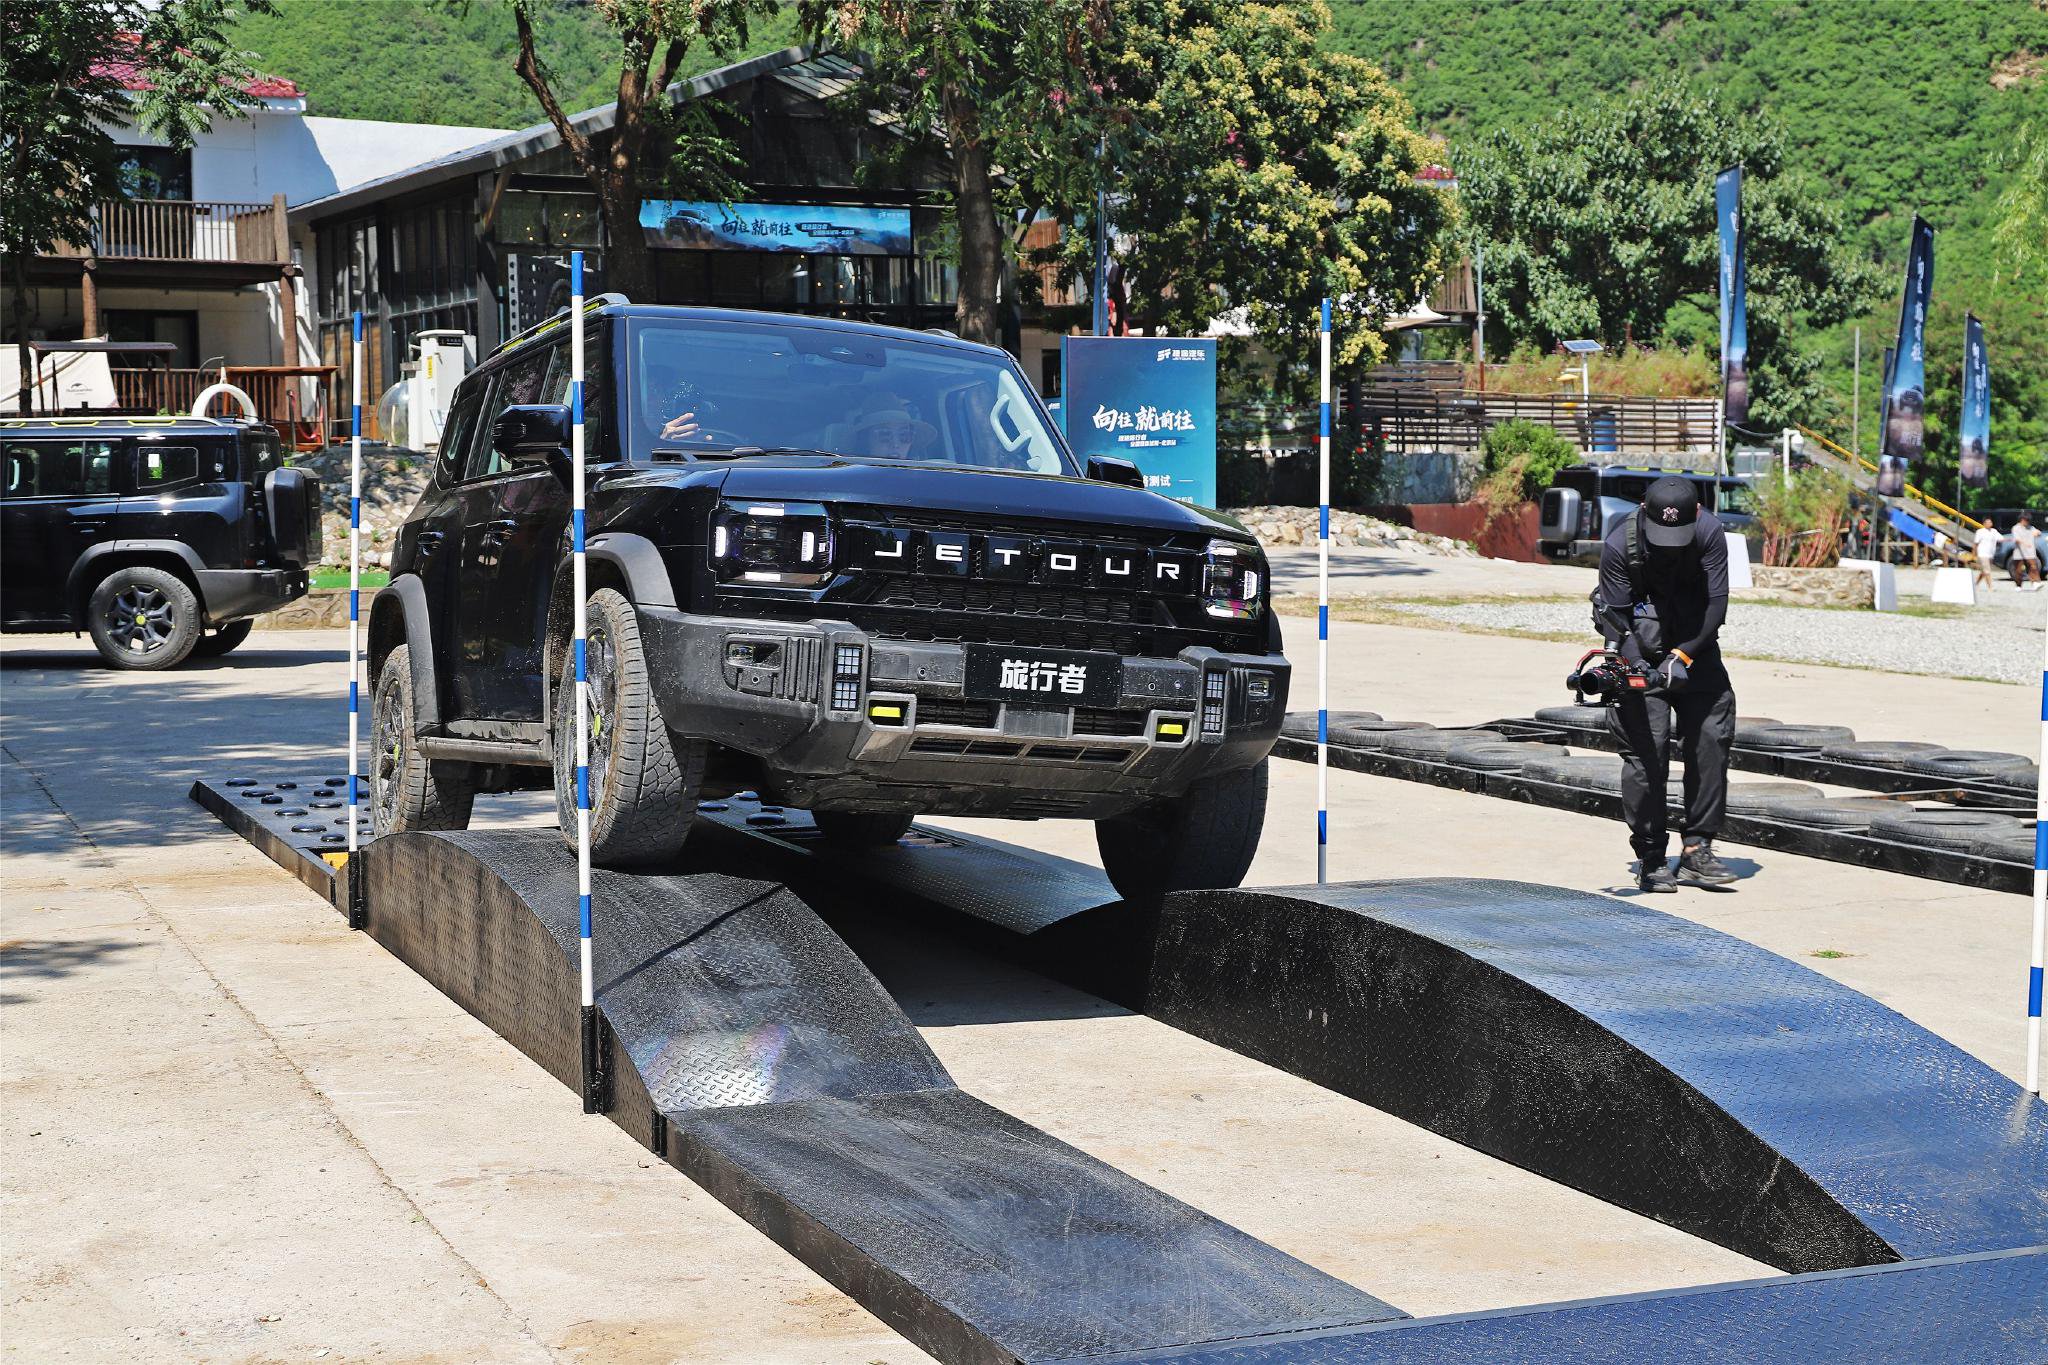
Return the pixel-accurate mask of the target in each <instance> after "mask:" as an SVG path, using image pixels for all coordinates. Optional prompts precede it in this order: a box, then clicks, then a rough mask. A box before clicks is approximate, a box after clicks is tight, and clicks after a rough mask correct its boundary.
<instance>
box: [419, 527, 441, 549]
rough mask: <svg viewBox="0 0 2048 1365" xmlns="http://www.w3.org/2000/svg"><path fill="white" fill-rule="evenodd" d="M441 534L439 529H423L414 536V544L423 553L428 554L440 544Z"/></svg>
mask: <svg viewBox="0 0 2048 1365" xmlns="http://www.w3.org/2000/svg"><path fill="white" fill-rule="evenodd" d="M441 534H442V533H441V532H439V531H422V532H420V533H419V535H418V536H417V537H415V538H414V540H413V544H414V545H415V546H417V547H418V548H419V552H420V553H421V554H428V553H430V552H432V551H433V550H434V549H436V548H438V547H439V546H440V544H441Z"/></svg>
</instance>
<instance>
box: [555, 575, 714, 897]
mask: <svg viewBox="0 0 2048 1365" xmlns="http://www.w3.org/2000/svg"><path fill="white" fill-rule="evenodd" d="M588 622H589V624H588V631H589V634H588V637H587V647H586V658H587V660H588V664H589V671H590V701H591V727H590V859H591V861H592V862H593V863H599V864H602V865H604V866H606V867H635V866H643V865H646V864H649V863H662V862H667V861H668V860H670V859H671V858H674V857H675V856H676V854H677V853H679V852H681V851H682V847H683V841H684V840H685V839H686V838H688V837H689V833H690V822H691V821H692V820H694V819H696V816H697V789H698V787H699V786H700V785H701V784H702V783H703V781H704V760H705V757H706V755H707V754H708V753H709V751H710V745H709V744H707V743H706V742H705V741H703V740H701V739H683V738H680V737H678V736H674V735H671V734H670V733H669V731H668V726H667V725H666V724H665V723H664V722H663V720H662V717H661V707H660V705H659V704H658V703H657V702H656V701H655V699H654V689H653V686H652V684H651V683H650V682H649V681H648V672H647V655H646V651H645V650H644V649H643V648H642V646H641V643H640V616H639V613H638V612H637V611H635V610H634V608H633V604H632V603H631V602H629V601H627V600H626V599H625V597H624V596H623V595H622V594H620V593H618V592H616V591H614V590H612V589H611V588H600V589H598V590H597V591H596V592H594V593H592V594H591V595H590V604H589V611H588ZM575 701H576V660H575V657H574V655H571V656H569V657H568V658H566V659H565V660H564V661H563V665H562V677H561V681H560V684H559V685H558V686H557V687H556V688H555V706H554V712H555V714H554V749H555V760H554V762H555V814H556V816H557V818H558V819H559V820H560V821H561V825H562V839H563V841H564V842H565V843H567V844H568V845H569V847H571V848H574V847H575V846H576V730H575V717H576V712H575Z"/></svg>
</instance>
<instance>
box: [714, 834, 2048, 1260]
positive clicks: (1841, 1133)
mask: <svg viewBox="0 0 2048 1365" xmlns="http://www.w3.org/2000/svg"><path fill="white" fill-rule="evenodd" d="M723 823H724V828H726V829H727V830H728V831H738V832H742V833H744V834H745V835H747V836H750V837H749V838H748V845H750V846H751V848H752V849H756V850H758V849H761V848H763V847H764V846H773V847H775V848H779V849H780V850H781V852H782V855H783V856H782V857H781V859H780V860H779V861H776V862H772V863H762V862H760V861H759V860H758V855H757V856H756V861H755V863H754V865H755V866H773V867H774V868H775V869H776V873H777V875H779V876H782V877H783V878H784V879H785V880H788V881H789V882H791V884H792V885H795V886H797V887H799V889H802V890H804V891H805V892H806V893H807V894H815V895H817V896H818V897H820V898H821V899H820V903H821V904H829V901H826V900H824V899H823V898H824V897H827V896H830V895H834V894H837V895H840V896H854V897H858V898H859V899H861V900H862V901H863V902H864V903H867V904H880V905H883V906H885V907H887V908H889V909H891V910H894V911H897V912H899V913H901V912H913V911H920V910H921V911H922V912H923V913H925V914H928V915H931V916H933V917H934V919H936V920H938V921H939V922H944V921H945V920H946V918H947V915H948V911H951V912H952V914H951V918H952V919H953V920H955V921H961V922H965V923H967V924H969V925H970V926H972V927H974V928H976V929H978V930H980V931H981V934H980V936H981V937H982V939H983V940H984V941H994V942H996V943H997V946H998V947H1002V946H1003V944H1002V942H1001V940H1002V939H1003V938H1007V939H1008V940H1009V942H1008V948H1007V951H1009V952H1010V954H1011V955H1013V956H1014V957H1016V958H1017V959H1019V960H1021V961H1024V962H1025V963H1027V964H1028V965H1030V966H1032V967H1034V968H1036V969H1038V970H1041V971H1044V972H1046V973H1047V974H1049V975H1053V976H1055V977H1057V978H1060V979H1063V980H1066V981H1069V982H1072V983H1073V984H1075V985H1077V986H1080V987H1082V988H1083V989H1087V990H1091V991H1093V992H1094V993H1096V994H1098V995H1102V996H1104V997H1105V998H1109V999H1112V1000H1116V1001H1118V1002H1119V1003H1121V1004H1124V1005H1127V1006H1129V1007H1130V1008H1133V1009H1138V1010H1142V1011H1144V1012H1145V1013H1147V1014H1150V1015H1152V1016H1154V1017H1155V1018H1158V1019H1159V1020H1161V1021H1162V1022H1164V1023H1167V1024H1170V1025H1173V1026H1174V1027H1176V1028H1180V1029H1183V1030H1185V1031H1186V1032H1189V1033H1192V1034H1194V1035H1196V1036H1198V1037H1201V1038H1205V1039H1207V1040H1209V1041H1211V1042H1215V1043H1217V1044H1219V1045H1221V1046H1223V1047H1227V1048H1229V1049H1231V1050H1232V1051H1235V1052H1238V1053H1241V1054H1243V1055H1245V1056H1248V1057H1252V1058H1254V1059H1256V1060H1259V1061H1262V1062H1266V1063H1268V1064H1270V1065H1272V1066H1276V1067H1279V1068H1280V1069H1282V1070H1284V1071H1287V1072H1290V1073H1291V1074H1293V1075H1297V1076H1301V1077H1303V1078H1305V1079H1307V1080H1311V1081H1314V1082H1316V1083H1318V1084H1320V1085H1323V1086H1326V1087H1328V1088H1329V1089H1332V1090H1334V1091H1337V1092H1338V1093H1340V1094H1344V1095H1348V1096H1351V1097H1352V1098H1355V1099H1358V1100H1362V1101H1364V1102H1365V1103H1367V1104H1371V1105H1374V1106H1376V1107H1378V1108H1380V1109H1384V1110H1386V1111H1388V1112H1390V1113H1393V1114H1396V1115H1398V1116H1400V1117H1401V1118H1404V1119H1407V1120H1409V1121H1410V1122H1413V1123H1417V1124H1420V1125H1422V1126H1424V1127H1426V1128H1429V1129H1431V1130H1432V1131H1434V1132H1438V1133H1442V1134H1444V1135H1445V1136H1447V1137H1451V1138H1454V1139H1456V1140H1457V1141H1459V1142H1462V1143H1465V1144H1466V1145H1468V1146H1471V1147H1475V1148H1478V1149H1479V1150H1481V1151H1484V1152H1488V1153H1490V1154H1492V1155H1494V1156H1498V1157H1500V1158H1502V1159H1503V1160H1506V1161H1510V1162H1513V1163H1514V1164H1516V1165H1518V1166H1523V1167H1525V1168H1527V1169H1529V1170H1532V1171H1535V1172H1536V1173H1538V1174H1540V1175H1544V1176H1547V1177H1549V1178H1551V1179H1554V1180H1557V1181H1559V1182H1561V1183H1564V1184H1567V1185H1570V1186H1572V1187H1574V1188H1576V1189H1580V1190H1584V1191H1586V1192H1588V1193H1591V1194H1594V1195H1597V1196H1599V1197H1601V1198H1603V1199H1606V1200H1608V1201H1610V1202H1612V1203H1615V1204H1619V1205H1621V1206H1622V1207H1624V1208H1629V1209H1633V1210H1635V1211H1636V1212H1639V1213H1643V1214H1646V1215H1648V1216H1650V1217H1653V1218H1656V1219H1659V1220H1660V1221H1663V1222H1666V1223H1670V1224H1672V1225H1673V1226H1676V1227H1679V1228H1683V1229H1685V1230H1686V1231H1688V1232H1691V1233H1694V1234H1695V1235H1697V1236H1701V1237H1704V1238H1707V1239H1708V1240H1710V1241H1714V1242H1718V1243H1720V1244H1721V1245H1723V1246H1727V1247H1730V1248H1732V1249H1733V1250H1736V1251H1740V1252H1742V1253H1743V1254H1745V1255H1748V1256H1751V1257H1754V1258H1756V1259H1758V1260H1762V1261H1765V1262H1767V1263H1769V1264H1772V1265H1776V1266H1779V1267H1780V1268H1782V1269H1786V1270H1791V1271H1815V1270H1828V1269H1836V1268H1840V1267H1844V1266H1856V1265H1868V1264H1873V1263H1877V1262H1884V1261H1893V1260H1900V1259H1919V1258H1923V1257H1929V1256H1946V1255H1956V1254H1963V1253H1969V1252H1978V1251H1991V1250H2003V1249H2005V1248H2009V1247H2014V1246H2029V1245H2033V1244H2036V1243H2044V1242H2048V1105H2043V1104H2042V1103H2041V1102H2040V1101H2038V1100H2034V1099H2032V1098H2030V1097H2029V1096H2028V1095H2027V1094H2026V1092H2024V1091H2022V1090H2021V1089H2020V1088H2019V1087H2018V1086H2017V1085H2015V1084H2014V1083H2013V1082H2012V1081H2010V1080H2008V1079H2006V1078H2005V1077H2004V1076H2002V1075H2000V1074H1998V1073H1997V1072H1995V1071H1993V1070H1992V1069H1991V1068H1990V1067H1988V1066H1986V1065H1984V1064H1983V1063H1982V1062H1979V1061H1978V1060H1977V1059H1975V1058H1974V1057H1971V1056H1970V1055H1969V1054H1967V1053H1965V1052H1963V1051H1961V1050H1960V1049H1958V1048H1956V1047H1954V1046H1952V1045H1951V1044H1949V1043H1946V1042H1944V1041H1942V1040H1941V1039H1939V1038H1937V1037H1935V1036H1934V1035H1933V1034H1931V1033H1929V1032H1927V1031H1926V1030H1925V1029H1922V1028H1920V1027H1919V1026H1918V1025H1916V1024H1913V1023H1912V1022H1910V1021H1909V1020H1907V1019H1905V1018H1903V1017H1902V1016H1900V1015H1898V1014H1897V1013H1895V1012H1893V1011H1891V1010H1889V1009H1886V1008H1885V1007H1884V1006H1882V1005H1879V1004H1878V1003H1877V1002H1875V1001H1873V1000H1871V999H1870V998H1869V997H1868V996H1865V995H1862V994H1860V993H1858V992H1856V991H1852V990H1850V989H1848V988H1847V987H1845V986H1842V985H1839V984H1838V983H1836V982H1834V981H1831V980H1829V979H1828V978H1827V977H1824V976H1822V975H1820V974H1819V973H1818V972H1814V971H1811V970H1809V969H1807V968H1805V967H1802V966H1800V965H1798V964H1796V963H1793V962H1790V961H1787V960H1786V959H1784V958H1781V957H1778V956H1777V955H1775V954H1773V953H1769V952H1766V951H1764V950H1763V949H1761V948H1757V947H1755V946H1753V945H1751V944H1748V943H1745V942H1743V941H1742V940H1740V939H1736V938H1732V937H1730V936H1728V935H1726V934H1722V933H1719V932H1716V931H1715V930H1712V929H1708V928H1705V927H1703V926H1701V925H1698V924H1695V923H1693V922H1692V921H1690V920H1685V919H1680V918H1678V917H1677V916H1675V915H1668V914H1664V913H1662V912H1660V911H1656V910H1650V909H1647V908H1645V907H1642V906H1639V905H1634V904H1630V903H1627V902H1624V901H1620V900H1616V899H1613V898H1611V897H1607V896H1597V895H1590V894H1587V893H1583V892H1576V891H1565V890H1559V889H1555V888H1549V887H1542V886H1536V885H1532V884H1529V883H1525V882H1507V881H1477V880H1473V881H1462V880H1432V881H1392V882H1360V883H1350V884H1342V885H1333V886H1325V887H1314V886H1306V887H1292V888H1279V889H1272V890H1245V891H1216V892H1184V893H1179V894H1176V895H1174V896H1171V897H1169V898H1168V900H1167V902H1166V904H1165V905H1164V906H1163V907H1161V908H1159V909H1158V910H1156V911H1154V912H1144V911H1140V910H1138V909H1136V908H1132V907H1125V906H1122V905H1119V904H1115V903H1113V902H1111V903H1105V902H1107V901H1108V900H1109V897H1110V896H1112V895H1113V893H1112V892H1111V891H1110V890H1109V889H1108V884H1107V882H1106V881H1105V880H1103V878H1102V875H1101V873H1099V872H1098V871H1096V870H1095V869H1093V868H1089V867H1086V866H1083V865H1081V864H1077V863H1073V862H1069V861H1067V860H1065V859H1060V858H1053V857H1049V856H1048V855H1045V854H1039V853H1034V852H1030V851H1027V850H1023V849H1017V848H1012V847H1010V846H1008V845H1004V844H1000V843H996V842H994V841H992V840H983V839H978V838H976V837H973V836H969V835H958V834H954V833H953V832H951V831H936V830H923V831H913V835H912V837H911V838H909V839H906V840H905V841H904V842H902V843H900V844H898V845H895V846H893V847H890V848H885V849H880V850H873V851H870V852H867V853H863V854H858V855H849V854H842V853H838V852H835V851H833V850H831V849H830V848H829V847H828V846H825V845H822V844H818V843H816V842H815V841H811V840H808V839H807V837H806V828H805V825H804V824H803V822H801V821H796V820H789V821H786V822H785V823H784V824H782V825H780V826H777V827H768V828H764V827H761V826H758V825H751V824H747V823H745V822H744V821H740V822H734V821H725V822H723ZM703 828H704V827H703V826H702V825H700V830H701V829H703ZM706 851H707V850H705V849H704V848H703V847H702V846H701V845H700V846H699V855H700V856H701V855H702V854H703V853H704V852H706ZM807 864H808V866H807Z"/></svg>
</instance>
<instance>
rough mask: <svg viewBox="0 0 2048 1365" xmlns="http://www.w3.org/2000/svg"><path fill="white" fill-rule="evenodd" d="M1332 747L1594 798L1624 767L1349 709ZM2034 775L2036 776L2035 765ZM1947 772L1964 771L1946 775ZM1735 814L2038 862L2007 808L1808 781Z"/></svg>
mask: <svg viewBox="0 0 2048 1365" xmlns="http://www.w3.org/2000/svg"><path fill="white" fill-rule="evenodd" d="M1552 709H1554V710H1566V709H1569V710H1572V711H1591V712H1593V713H1594V714H1595V715H1604V713H1603V712H1602V711H1601V710H1600V709H1599V708H1596V707H1585V708H1579V707H1572V708H1552ZM1536 717H1537V719H1539V720H1552V719H1554V717H1549V716H1545V715H1544V713H1543V712H1541V711H1539V712H1537V713H1536ZM1303 720H1305V721H1306V725H1303V724H1302V721H1303ZM1557 723H1562V722H1561V721H1558V722H1557ZM1751 724H1752V725H1754V726H1758V727H1769V726H1777V725H1778V722H1776V721H1754V722H1751ZM1780 728H1783V729H1801V730H1815V729H1831V730H1837V731H1840V733H1841V734H1842V735H1845V736H1847V738H1845V739H1838V740H1836V741H1834V743H1833V744H1832V745H1831V746H1830V747H1832V748H1834V749H1835V750H1836V751H1837V752H1838V753H1846V752H1848V751H1853V754H1851V755H1850V756H1847V757H1843V758H1842V760H1841V761H1844V762H1863V763H1867V764H1872V765H1873V766H1880V765H1877V764H1876V763H1875V762H1874V759H1875V757H1876V756H1878V755H1880V754H1881V755H1882V756H1883V757H1885V758H1887V759H1888V760H1890V762H1892V763H1899V764H1903V763H1904V762H1906V761H1909V760H1913V759H1918V760H1919V761H1921V762H1926V761H1928V760H1929V759H1930V758H1931V757H1933V756H1936V754H1934V753H1930V752H1929V751H1936V752H1937V753H1938V754H1939V755H1950V756H1956V757H1959V758H1960V759H1961V761H1962V762H1963V763H1964V764H1965V765H1969V764H1978V763H1981V764H1983V765H1984V766H1986V767H1990V766H1992V764H1991V762H1990V760H1991V758H1995V757H2007V758H2010V757H2016V756H2014V755H2005V756H1995V755H1994V756H1988V757H1985V758H1977V757H1974V756H1972V755H1971V753H1970V751H1964V750H1948V749H1941V748H1940V746H1938V745H1921V744H1905V743H1902V744H1895V745H1888V744H1883V743H1859V742H1857V741H1856V740H1855V737H1854V736H1853V735H1852V734H1850V733H1849V732H1848V731H1847V730H1845V729H1843V728H1842V727H1839V726H1834V727H1820V726H1800V727H1791V726H1786V727H1780ZM1286 733H1287V734H1289V735H1290V736H1291V737H1295V738H1306V739H1312V738H1314V735H1315V717H1313V716H1307V717H1304V718H1293V717H1290V720H1289V727H1288V729H1287V731H1286ZM1330 741H1331V742H1332V743H1338V744H1350V745H1352V746H1354V747H1357V748H1364V749H1377V750H1379V751H1381V752H1384V753H1397V754H1403V755H1406V756H1408V757H1412V758H1420V759H1425V760H1429V761H1432V762H1439V763H1449V764H1453V765H1455V766H1457V767H1461V768H1471V769H1474V770H1476V771H1479V772H1489V773H1500V774H1503V775H1512V776H1516V777H1526V778H1529V779H1530V780H1532V781H1537V782H1555V783H1558V784H1559V785H1561V786H1568V787H1578V788H1583V789H1586V790H1589V791H1602V792H1618V791H1620V790H1621V773H1622V764H1621V760H1620V759H1619V758H1618V757H1615V756H1614V755H1611V754H1574V753H1571V752H1570V751H1568V750H1566V749H1562V748H1560V747H1559V746H1557V745H1555V744H1542V743H1537V742H1534V741H1528V740H1514V739H1511V738H1509V737H1508V736H1507V735H1505V734H1503V733H1501V732H1500V731H1497V730H1486V729H1475V730H1439V729H1437V728H1435V727H1434V726H1430V725H1425V724H1423V723H1421V722H1417V721H1389V720H1386V719H1384V718H1382V717H1380V716H1378V715H1375V714H1374V713H1372V712H1369V711H1344V712H1332V713H1331V715H1330ZM1831 756H1832V755H1831ZM2021 761H2022V762H2024V761H2025V760H2021ZM1886 766H1888V764H1887V765H1886ZM2029 768H2030V769H2031V765H2029ZM1995 770H1996V771H1997V772H1998V773H2000V774H2001V775H2003V774H2006V773H2009V772H2011V771H2012V769H2011V768H2010V767H2009V766H2001V767H1997V768H1996V769H1995ZM1908 771H1927V770H1926V769H1908ZM1943 775H1945V776H1960V775H1962V774H1958V773H1954V772H1948V773H1944V774H1943ZM1976 775H1981V774H1976ZM1669 796H1670V800H1671V802H1672V804H1673V805H1674V806H1677V805H1679V804H1681V803H1682V802H1683V800H1684V787H1683V783H1682V781H1681V779H1678V778H1673V779H1672V780H1671V784H1670V792H1669ZM1728 809H1729V811H1730V812H1731V813H1732V814H1736V815H1745V816H1752V817H1767V818H1770V819H1773V820H1781V821H1784V822H1787V823H1790V824H1796V825H1803V826H1807V827H1810V828H1814V829H1825V830H1834V831H1837V832H1840V833H1844V834H1867V835H1870V836H1871V837H1873V838H1880V839H1889V840H1893V841H1895V842H1898V843H1906V844H1915V845H1919V846H1922V847H1926V848H1937V849H1942V850H1944V851H1947V852H1955V853H1968V854H1974V855H1975V856H1978V857H1983V858H1996V859H1998V860H2000V861H2003V862H2015V863H2022V864H2025V865H2027V866H2032V864H2033V860H2034V837H2035V836H2034V821H2032V820H2028V819H2024V818H2021V817H2018V816H2014V815H2011V814H2008V813H2006V812H2003V811H1995V810H1970V809H1962V808H1957V807H1947V808H1942V809H1932V810H1928V809H1916V808H1915V807H1913V806H1909V805H1905V804H1902V803H1900V802H1898V801H1887V800H1884V799H1881V798H1878V797H1870V796H1850V797H1830V796H1828V795H1827V794H1826V793H1825V792H1824V791H1822V790H1821V789H1820V788H1819V787H1816V786H1811V785H1809V784H1807V783H1804V782H1735V783H1731V784H1730V785H1729V788H1728Z"/></svg>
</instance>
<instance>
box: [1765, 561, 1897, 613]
mask: <svg viewBox="0 0 2048 1365" xmlns="http://www.w3.org/2000/svg"><path fill="white" fill-rule="evenodd" d="M1749 576H1750V580H1751V581H1752V582H1753V583H1754V584H1755V585H1756V586H1755V587H1753V588H1750V589H1747V590H1738V591H1737V592H1736V593H1735V594H1734V596H1735V598H1736V600H1738V601H1740V600H1742V599H1744V598H1747V599H1749V600H1751V601H1763V602H1786V603H1790V604H1792V605H1794V606H1801V607H1864V608H1868V607H1871V606H1873V605H1874V604H1875V603H1874V598H1873V596H1872V594H1873V593H1874V592H1875V588H1874V586H1873V583H1872V579H1871V576H1870V575H1869V574H1868V573H1867V572H1865V571H1864V570H1862V569H1785V568H1775V567H1772V566H1770V565H1766V564H1756V565H1752V566H1751V568H1750V571H1749Z"/></svg>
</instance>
